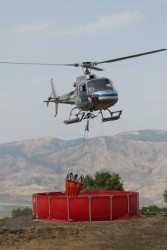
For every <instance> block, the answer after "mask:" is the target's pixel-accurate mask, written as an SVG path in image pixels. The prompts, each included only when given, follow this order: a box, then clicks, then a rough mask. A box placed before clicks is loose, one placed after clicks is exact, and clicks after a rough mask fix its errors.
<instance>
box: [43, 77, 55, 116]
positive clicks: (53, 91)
mask: <svg viewBox="0 0 167 250" xmlns="http://www.w3.org/2000/svg"><path fill="white" fill-rule="evenodd" d="M50 83H51V89H52V91H51V94H50V96H49V97H48V100H47V101H44V102H46V105H47V107H48V106H49V103H50V102H54V103H55V115H54V116H56V115H57V114H58V102H56V100H58V96H57V93H56V89H55V86H54V83H53V79H51V80H50Z"/></svg>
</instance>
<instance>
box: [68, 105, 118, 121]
mask: <svg viewBox="0 0 167 250" xmlns="http://www.w3.org/2000/svg"><path fill="white" fill-rule="evenodd" d="M76 108H77V107H75V108H73V109H72V110H71V112H70V117H69V120H65V121H64V123H65V124H67V125H68V124H72V123H77V122H81V121H82V120H85V119H88V120H90V119H94V118H96V117H97V116H98V115H99V114H101V116H102V122H108V121H114V120H118V119H119V118H120V116H121V114H122V110H119V111H114V112H111V111H110V110H109V109H107V111H108V112H109V113H110V117H104V116H103V113H102V111H100V112H99V113H98V114H97V115H94V114H93V113H91V112H82V111H81V110H80V111H79V112H78V113H77V114H75V115H74V116H75V117H74V118H71V116H72V115H73V114H72V112H73V110H74V109H76Z"/></svg>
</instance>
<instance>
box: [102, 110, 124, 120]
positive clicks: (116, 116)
mask: <svg viewBox="0 0 167 250" xmlns="http://www.w3.org/2000/svg"><path fill="white" fill-rule="evenodd" d="M108 111H109V112H110V115H111V116H110V117H106V118H105V117H103V116H102V122H109V121H115V120H118V119H119V118H120V116H121V114H122V110H119V111H115V112H111V111H110V110H108Z"/></svg>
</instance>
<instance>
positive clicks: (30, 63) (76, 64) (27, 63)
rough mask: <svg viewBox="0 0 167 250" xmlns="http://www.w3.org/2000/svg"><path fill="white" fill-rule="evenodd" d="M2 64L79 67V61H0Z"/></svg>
mask: <svg viewBox="0 0 167 250" xmlns="http://www.w3.org/2000/svg"><path fill="white" fill-rule="evenodd" d="M0 64H20V65H21V64H23V65H40V66H73V67H78V66H79V64H78V63H73V64H57V63H33V62H0Z"/></svg>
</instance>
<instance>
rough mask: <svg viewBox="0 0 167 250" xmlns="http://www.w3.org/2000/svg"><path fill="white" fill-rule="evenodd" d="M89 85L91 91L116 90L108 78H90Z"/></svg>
mask: <svg viewBox="0 0 167 250" xmlns="http://www.w3.org/2000/svg"><path fill="white" fill-rule="evenodd" d="M87 87H88V92H89V93H92V92H97V91H103V90H104V91H107V90H108V91H112V90H114V87H113V84H112V82H111V81H110V80H109V79H107V78H103V79H94V80H90V81H89V82H88V86H87Z"/></svg>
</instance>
